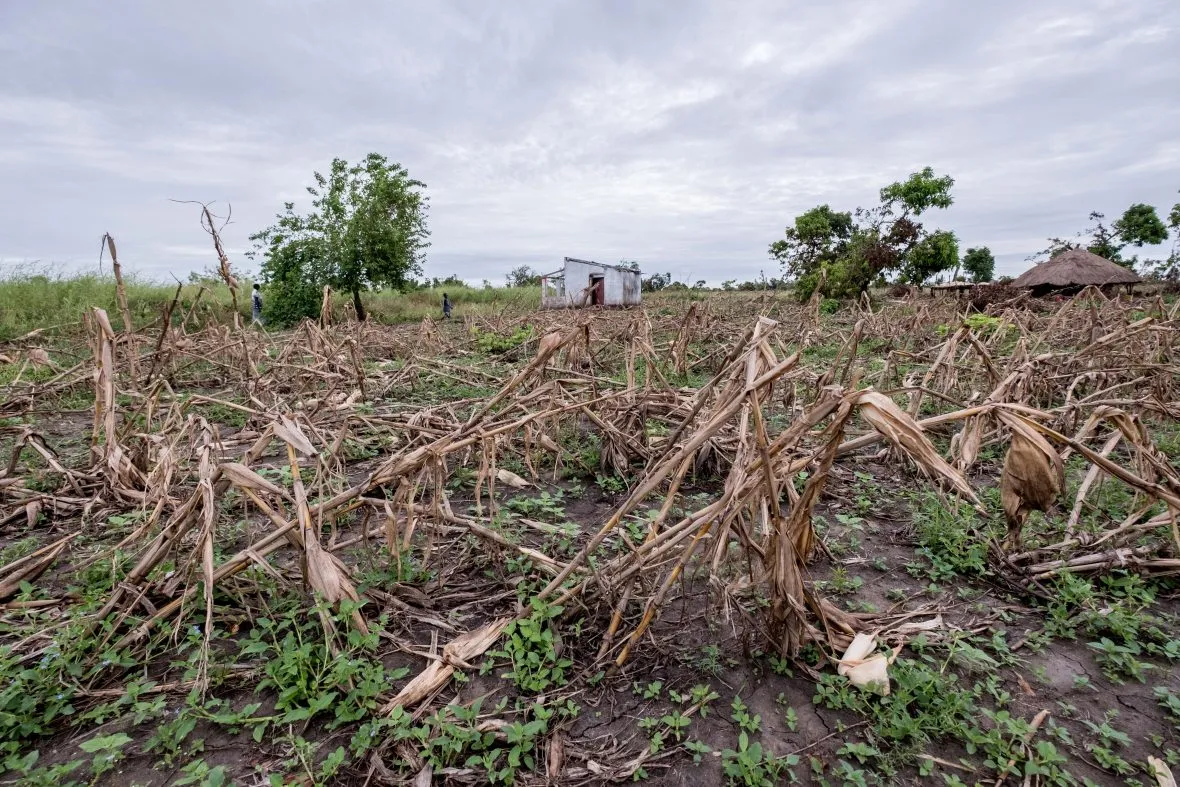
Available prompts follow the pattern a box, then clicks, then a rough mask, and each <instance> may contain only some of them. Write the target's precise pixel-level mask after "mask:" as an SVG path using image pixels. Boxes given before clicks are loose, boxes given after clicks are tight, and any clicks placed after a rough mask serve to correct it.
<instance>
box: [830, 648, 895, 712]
mask: <svg viewBox="0 0 1180 787" xmlns="http://www.w3.org/2000/svg"><path fill="white" fill-rule="evenodd" d="M876 648H877V637H876V636H875V635H873V634H865V633H864V632H861V633H860V634H857V635H856V636H855V637H853V638H852V642H851V643H849V645H848V648H847V649H845V651H844V655H843V656H841V657H840V661H839V662H838V663H837V665H836V672H837V673H839V674H840V675H843V676H844V677H846V678H848V682H849V683H851V684H852V685H853V686H856V687H857V688H858V689H864V690H866V691H871V692H874V693H876V694H880V695H881V696H882V697H886V696H888V695H889V658H888V657H887V656H886V655H885V654H883V653H874V651H875V650H876Z"/></svg>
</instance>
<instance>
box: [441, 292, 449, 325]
mask: <svg viewBox="0 0 1180 787" xmlns="http://www.w3.org/2000/svg"><path fill="white" fill-rule="evenodd" d="M443 317H444V318H445V319H448V320H449V319H451V299H450V298H448V297H447V294H446V293H445V292H444V293H443Z"/></svg>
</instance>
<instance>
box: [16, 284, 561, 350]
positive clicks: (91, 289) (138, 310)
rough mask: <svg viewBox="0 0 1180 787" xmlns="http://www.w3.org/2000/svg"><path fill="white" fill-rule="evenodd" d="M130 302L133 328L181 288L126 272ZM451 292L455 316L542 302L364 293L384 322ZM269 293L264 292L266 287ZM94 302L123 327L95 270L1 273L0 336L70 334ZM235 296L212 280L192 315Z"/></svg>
mask: <svg viewBox="0 0 1180 787" xmlns="http://www.w3.org/2000/svg"><path fill="white" fill-rule="evenodd" d="M124 281H125V283H126V286H127V302H128V306H129V308H130V310H131V318H132V320H133V321H134V322H135V324H136V326H143V325H147V324H149V323H151V322H154V321H156V320H158V319H159V318H160V316H161V314H162V313H163V311H164V309H165V308H166V307H167V305H168V303H169V301H171V300H172V298H173V296H174V295H175V294H176V286H175V285H172V286H169V285H167V284H157V283H154V282H147V281H141V280H137V279H135V278H128V277H124ZM200 289H201V285H199V284H186V285H184V287H183V288H182V289H181V294H180V302H179V304H178V306H177V309H176V312H175V315H176V316H179V315H181V314H185V313H187V312H188V311H189V308H190V307H191V306H192V304H193V303H194V302H197V295H198V293H199V292H200ZM443 292H446V293H447V295H448V296H450V299H451V303H452V304H453V305H454V307H455V315H456V316H457V317H462V316H463V315H464V314H505V313H522V312H525V311H529V310H531V309H535V308H537V307H538V306H540V303H541V291H540V288H539V287H522V288H516V289H505V288H500V287H497V288H493V289H484V288H476V287H455V286H447V287H445V288H434V289H421V290H412V291H410V292H405V293H401V292H396V291H382V292H372V293H366V294H364V295H363V296H362V300H363V301H364V304H365V309H366V310H367V311H368V312H369V316H370V317H371V318H372V319H374V320H376V321H379V322H383V323H400V322H417V321H420V320H421V319H422V318H423V317H427V316H432V317H434V316H441V315H442V294H443ZM263 296H264V297H266V293H265V292H264V293H263ZM350 305H351V297H350V296H348V295H347V294H341V293H337V294H336V296H335V297H334V299H333V308H334V313H335V314H342V313H343V310H344V309H345V308H347V307H349V306H350ZM92 306H98V307H99V308H101V309H105V310H106V311H107V313H108V314H110V316H111V320H112V322H113V323H114V324H115V325H116V326H117V327H118V326H121V322H120V316H119V307H118V303H117V301H116V297H115V280H114V278H112V277H110V276H100V275H97V274H74V275H63V274H55V273H46V272H27V271H26V272H17V273H13V274H9V275H8V276H5V277H4V278H0V341H7V340H10V339H14V338H16V337H19V336H23V335H25V334H27V333H29V332H31V331H34V330H37V329H42V330H45V331H46V333H49V334H51V335H68V334H72V333H75V332H77V330H78V329H79V328H80V327H81V323H82V316H83V314H84V313H85V312H86V310H87V309H89V308H90V307H92ZM249 307H250V293H249V289H248V287H246V286H245V285H243V287H242V289H241V290H240V291H239V292H238V308H239V309H240V310H241V313H242V315H243V316H244V317H248V316H249ZM230 311H231V299H230V294H229V290H228V288H226V287H225V285H223V284H221V283H220V282H216V283H208V284H207V285H206V290H205V292H204V293H203V294H201V296H200V300H199V306H198V308H197V310H196V312H195V313H194V316H195V318H196V320H197V321H198V322H204V321H209V320H219V321H228V320H229V319H230Z"/></svg>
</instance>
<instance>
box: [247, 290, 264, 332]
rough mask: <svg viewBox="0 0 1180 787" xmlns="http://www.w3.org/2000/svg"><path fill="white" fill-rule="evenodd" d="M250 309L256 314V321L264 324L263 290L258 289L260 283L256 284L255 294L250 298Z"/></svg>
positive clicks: (258, 323)
mask: <svg viewBox="0 0 1180 787" xmlns="http://www.w3.org/2000/svg"><path fill="white" fill-rule="evenodd" d="M250 305H251V308H250V311H251V313H252V314H253V316H254V323H255V324H257V325H262V291H261V290H259V289H258V285H257V284H255V285H254V294H253V296H252V297H251V299H250Z"/></svg>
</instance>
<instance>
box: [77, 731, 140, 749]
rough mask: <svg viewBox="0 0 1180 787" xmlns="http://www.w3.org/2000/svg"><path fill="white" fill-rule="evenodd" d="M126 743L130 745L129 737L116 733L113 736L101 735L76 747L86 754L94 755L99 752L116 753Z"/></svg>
mask: <svg viewBox="0 0 1180 787" xmlns="http://www.w3.org/2000/svg"><path fill="white" fill-rule="evenodd" d="M128 743H131V737H130V736H129V735H126V734H125V733H122V732H116V733H115V734H113V735H101V736H99V737H97V738H91V739H90V740H88V741H83V742H82V743H80V744H79V745H78V748H79V749H81V750H82V751H84V752H86V753H87V754H94V753H95V752H100V751H118V750H120V749H122V748H123V747H124V746H126V745H127V744H128Z"/></svg>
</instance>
